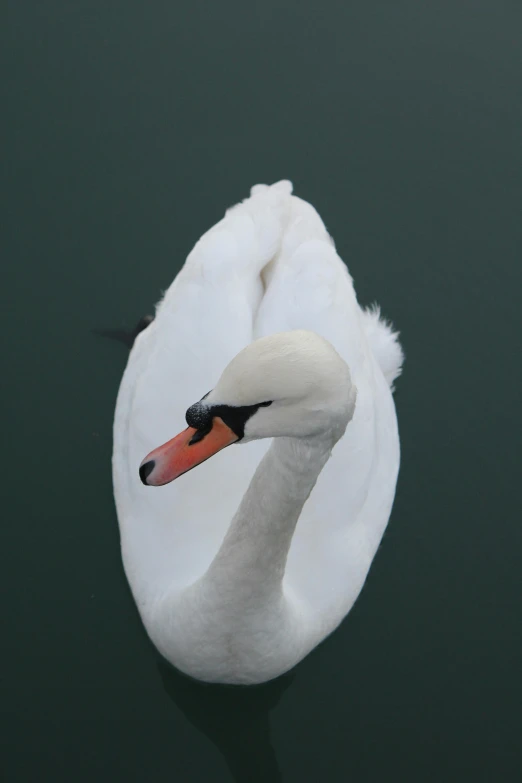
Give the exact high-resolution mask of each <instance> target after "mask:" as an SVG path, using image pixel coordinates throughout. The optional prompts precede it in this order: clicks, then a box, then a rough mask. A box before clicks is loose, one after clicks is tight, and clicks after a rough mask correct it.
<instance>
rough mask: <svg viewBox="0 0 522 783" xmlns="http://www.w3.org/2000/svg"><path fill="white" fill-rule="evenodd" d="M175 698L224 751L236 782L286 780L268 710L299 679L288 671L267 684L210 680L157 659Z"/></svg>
mask: <svg viewBox="0 0 522 783" xmlns="http://www.w3.org/2000/svg"><path fill="white" fill-rule="evenodd" d="M158 669H159V673H160V675H161V679H162V680H163V686H164V688H165V690H166V691H167V693H168V695H169V696H170V698H171V699H172V700H173V701H174V703H175V704H176V705H177V706H178V707H179V709H180V710H181V711H182V712H183V713H184V715H185V716H186V718H187V719H188V720H189V721H190V723H192V725H193V726H195V727H196V728H197V729H199V731H201V732H203V734H205V735H206V736H207V737H208V738H209V739H210V740H211V742H213V743H214V745H215V746H216V747H217V748H218V750H220V751H221V753H222V754H223V756H224V758H225V760H226V762H227V764H228V766H229V769H230V771H231V773H232V777H233V779H234V781H235V782H236V783H247V782H248V783H267V781H269V782H270V783H281V781H282V778H281V773H280V772H279V766H278V764H277V758H276V755H275V753H274V749H273V747H272V743H271V741H270V725H269V719H268V714H269V712H270V711H271V710H273V709H274V707H275V706H276V704H278V702H279V700H280V698H281V696H282V695H283V693H284V691H285V690H286V689H287V688H288V686H289V685H290V683H291V682H292V680H293V678H294V674H293V673H291V674H286V675H283V676H282V677H278V679H277V680H272V681H271V682H268V683H266V684H264V685H254V686H249V687H241V686H237V685H236V686H235V685H208V684H205V683H201V682H197V681H196V680H192V679H190V678H188V677H186V676H185V675H184V674H180V672H178V671H176V669H174V668H173V667H172V666H170V664H168V663H167V662H166V661H164V660H163V659H161V660H159V661H158Z"/></svg>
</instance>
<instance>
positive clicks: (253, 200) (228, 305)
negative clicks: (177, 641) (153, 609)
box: [113, 182, 402, 622]
mask: <svg viewBox="0 0 522 783" xmlns="http://www.w3.org/2000/svg"><path fill="white" fill-rule="evenodd" d="M296 328H305V329H310V330H313V331H315V332H317V333H318V334H320V335H322V336H323V337H325V338H326V339H328V340H329V341H330V342H331V343H332V344H333V345H334V347H335V348H336V349H337V351H338V352H339V354H340V355H341V356H342V357H343V358H344V359H345V361H346V362H347V363H348V365H349V367H350V370H351V374H352V379H353V381H354V382H355V384H356V386H357V389H358V398H357V405H356V412H355V416H354V419H353V421H352V422H351V423H350V425H349V427H348V429H347V432H346V434H345V436H344V437H343V438H342V439H341V441H340V442H339V443H338V444H337V446H336V447H335V449H334V452H333V456H332V458H331V459H330V461H329V462H328V463H327V466H326V468H325V469H324V470H323V472H322V473H321V475H320V477H319V480H318V483H317V485H316V487H315V489H314V490H313V492H312V495H311V497H310V499H309V500H308V502H307V504H306V505H305V508H304V509H303V513H302V515H301V517H300V519H299V523H298V526H297V529H296V532H295V535H294V538H293V540H292V545H291V549H290V553H289V558H288V564H287V569H286V573H285V586H286V588H287V589H288V591H289V592H292V593H293V594H294V595H295V596H296V597H297V598H299V599H302V600H303V601H305V602H306V603H307V604H308V606H309V607H311V608H312V609H313V610H315V611H317V612H318V613H319V614H321V616H323V615H324V617H325V622H327V621H328V617H329V616H330V615H333V614H336V613H339V612H342V611H343V606H344V605H346V607H348V608H349V606H351V604H352V603H353V601H354V600H355V598H356V596H357V594H358V592H359V590H360V589H361V587H362V584H363V582H364V578H365V576H366V573H367V570H368V567H369V565H370V563H371V560H372V558H373V555H374V553H375V550H376V548H377V546H378V543H379V541H380V539H381V536H382V533H383V530H384V527H385V526H386V523H387V520H388V516H389V512H390V508H391V504H392V502H393V495H394V488H395V482H396V476H397V470H398V464H399V446H398V435H397V426H396V420H395V409H394V405H393V400H392V397H391V392H390V384H391V383H392V382H393V379H394V378H395V377H396V376H397V375H398V373H399V372H400V364H401V361H402V353H401V351H400V346H399V345H398V342H397V339H396V335H395V334H394V333H393V332H392V331H391V329H390V328H389V327H387V326H386V324H384V323H383V322H382V321H380V320H379V318H378V315H375V314H371V313H365V312H364V311H362V310H361V309H360V307H359V305H358V304H357V300H356V297H355V293H354V290H353V285H352V280H351V278H350V276H349V274H348V271H347V269H346V267H345V265H344V264H343V262H342V261H341V260H340V259H339V257H338V256H337V254H336V252H335V248H334V245H333V242H332V240H331V238H330V237H329V236H328V233H327V232H326V229H325V227H324V224H323V223H322V221H321V219H320V217H319V215H318V214H317V212H316V211H315V209H314V208H313V207H312V206H311V205H309V204H307V203H306V202H304V201H302V200H301V199H298V198H296V197H294V196H292V195H291V185H290V183H288V182H280V183H277V184H276V185H272V186H271V187H267V186H263V185H260V186H256V187H254V188H253V189H252V195H251V197H250V198H249V199H247V200H246V201H245V202H243V203H242V204H239V205H237V206H235V207H233V208H232V209H230V210H229V211H228V212H227V214H226V216H225V218H224V219H223V220H222V221H220V223H218V224H217V225H216V226H214V227H213V228H212V229H211V230H210V231H208V232H207V233H206V234H205V235H204V236H203V237H202V238H201V240H200V241H199V242H198V243H197V244H196V246H195V248H194V250H193V251H192V252H191V254H190V255H189V257H188V259H187V261H186V264H185V266H184V268H183V270H182V271H181V272H180V274H179V275H178V277H177V278H176V280H175V281H174V283H173V284H172V285H171V287H170V288H169V290H168V291H167V293H166V295H165V297H164V299H163V300H162V302H160V304H159V305H158V308H157V313H156V318H155V320H154V322H153V323H152V324H151V326H149V327H148V328H147V329H146V330H145V331H144V332H143V333H142V334H141V335H139V337H138V338H137V340H136V343H135V346H134V348H133V349H132V351H131V354H130V357H129V363H128V365H127V369H126V371H125V374H124V377H123V380H122V384H121V387H120V392H119V396H118V403H117V409H116V417H115V425H114V457H113V467H114V486H115V497H116V504H117V510H118V518H119V523H120V530H121V540H122V551H123V558H124V563H125V568H126V572H127V576H128V578H129V582H130V584H131V587H132V589H133V592H134V595H135V597H136V600H137V603H138V605H139V606H140V608H141V609H142V610H143V609H146V606H147V605H148V604H150V602H152V601H154V600H155V599H156V598H158V597H161V596H163V595H164V594H165V593H166V592H167V591H169V590H175V589H181V588H183V587H185V586H187V585H188V584H190V583H192V582H193V581H194V580H196V579H197V578H198V577H200V576H201V575H202V574H203V573H204V572H205V570H206V568H207V567H208V565H209V564H210V562H211V561H212V559H213V557H214V555H215V554H216V552H217V549H218V547H219V545H220V543H221V541H222V539H223V536H224V534H225V532H226V530H227V528H228V525H229V523H230V520H231V518H232V516H233V514H234V512H235V510H236V509H237V506H238V505H239V501H240V499H241V498H242V496H243V494H244V492H245V490H246V488H247V486H248V483H249V481H250V479H251V477H252V475H253V473H254V471H255V469H256V467H257V464H258V463H259V460H260V458H261V456H262V455H263V454H264V453H265V451H266V449H267V448H268V442H266V441H259V442H255V443H250V444H245V445H243V446H241V445H237V446H232V447H230V448H228V449H226V450H225V451H223V452H221V453H220V454H218V455H216V456H215V457H213V458H212V459H211V460H209V461H208V462H206V463H204V464H203V465H201V466H199V467H198V468H197V470H195V471H191V472H190V473H188V474H186V475H185V476H183V477H182V478H181V479H179V480H178V481H176V482H174V483H172V484H169V485H167V486H165V487H162V488H158V489H155V490H152V491H151V490H150V488H147V487H144V486H143V485H142V484H141V483H140V481H139V478H138V465H139V464H140V461H141V460H142V458H143V457H144V455H145V454H147V453H149V452H150V451H151V450H152V449H153V448H155V447H156V446H158V445H159V444H160V443H163V442H164V441H166V440H167V439H168V438H170V437H172V436H173V435H174V434H175V433H176V432H178V431H179V430H181V429H182V428H183V427H184V413H185V411H186V409H187V408H188V407H189V406H190V405H191V404H192V403H194V402H195V401H196V400H198V399H200V398H201V397H202V396H203V395H204V394H205V393H206V392H207V391H209V390H210V389H211V388H212V387H213V385H214V384H215V383H216V381H217V380H218V378H219V376H220V375H221V372H222V370H223V369H224V368H225V366H226V365H227V364H228V362H229V361H230V359H231V358H232V357H233V356H235V355H236V354H237V353H238V352H239V351H240V350H241V349H242V348H243V347H244V346H245V345H247V344H249V343H250V342H252V340H254V339H256V338H257V337H259V336H262V335H267V334H272V333H275V332H279V331H287V330H290V329H296ZM385 375H386V377H385Z"/></svg>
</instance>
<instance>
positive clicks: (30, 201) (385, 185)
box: [0, 0, 522, 783]
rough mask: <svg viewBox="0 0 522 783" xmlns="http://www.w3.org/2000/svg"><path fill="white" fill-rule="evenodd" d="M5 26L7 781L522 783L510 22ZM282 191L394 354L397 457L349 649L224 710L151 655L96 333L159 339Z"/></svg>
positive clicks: (198, 14) (513, 46)
mask: <svg viewBox="0 0 522 783" xmlns="http://www.w3.org/2000/svg"><path fill="white" fill-rule="evenodd" d="M2 6H3V14H2V16H3V21H2V23H1V25H0V27H1V36H2V43H1V47H0V52H1V53H2V55H1V56H2V58H3V59H4V68H5V70H4V75H5V77H6V78H4V79H3V91H4V94H3V97H2V103H1V108H2V118H3V121H2V125H3V126H4V131H5V133H4V143H3V145H2V148H3V153H4V154H3V159H4V182H5V184H6V188H5V191H4V193H5V203H4V206H3V209H2V215H3V218H4V220H3V223H4V224H5V228H6V229H7V244H6V246H5V249H4V252H3V254H2V275H1V281H2V285H1V289H0V290H1V292H2V297H3V304H2V306H1V308H0V315H1V318H2V326H1V334H2V338H3V340H2V342H3V346H4V347H3V350H2V354H1V355H2V369H3V371H4V372H3V373H2V375H3V377H2V398H3V402H2V413H3V421H2V431H3V433H2V434H3V449H2V451H3V455H2V456H3V459H4V461H5V466H4V468H3V470H2V476H3V478H2V497H3V501H2V503H3V511H4V513H3V515H2V517H3V519H2V523H1V527H0V529H1V532H2V544H1V547H2V549H1V551H2V567H1V569H0V573H1V577H2V582H3V585H2V631H3V634H2V637H3V638H2V657H3V662H2V665H1V676H2V690H3V693H2V701H1V711H2V717H3V728H2V734H1V736H2V744H3V752H2V762H1V763H2V765H3V767H4V779H5V780H6V781H8V783H14V781H23V782H24V783H25V782H26V781H43V780H54V781H60V782H61V781H73V780H74V781H80V782H83V781H89V782H90V781H93V780H96V781H100V782H101V781H103V782H104V781H118V780H126V781H144V782H145V781H147V783H149V782H150V781H163V780H172V781H179V783H185V782H186V783H192V782H194V783H196V782H199V781H212V782H214V781H217V782H223V783H228V782H229V781H232V780H235V781H267V782H268V783H272V782H274V781H278V780H283V781H285V783H292V782H293V781H319V780H320V781H327V783H352V782H353V783H365V782H367V783H374V782H375V781H381V780H386V781H398V782H400V783H420V782H422V783H431V782H432V781H433V783H441V781H444V783H448V782H453V781H455V783H464V782H466V783H467V781H469V782H470V783H471V782H472V783H481V782H482V781H492V782H494V783H504V782H505V783H508V782H509V781H518V780H520V779H521V762H522V747H521V740H520V729H521V715H520V712H521V703H522V693H521V691H522V674H521V652H522V638H521V637H522V631H521V628H522V626H521V613H520V607H521V587H522V585H521V582H522V578H521V574H522V569H521V566H522V526H521V523H522V515H521V513H520V507H519V503H518V501H519V497H520V457H519V450H520V419H521V417H520V380H521V377H520V359H521V357H520V350H521V349H520V332H521V329H520V326H521V324H520V292H521V288H520V285H521V282H522V281H521V277H522V275H521V265H522V220H521V216H522V211H521V207H522V203H521V202H522V199H521V195H522V166H521V164H522V143H521V138H522V135H521V130H522V127H521V126H522V101H521V95H522V89H521V81H522V45H521V40H522V38H521V36H522V5H521V3H520V2H517V1H515V0H512V1H511V2H509V1H508V0H468V1H466V0H437V1H436V2H419V1H418V0H395V1H394V2H389V0H382V2H376V1H375V0H364V1H363V0H358V1H357V2H341V1H340V0H339V1H338V2H335V1H334V0H323V1H322V2H320V3H318V2H311V0H279V2H276V0H265V1H264V2H258V3H251V2H245V0H241V1H240V0H234V1H232V0H220V1H219V2H210V1H209V2H201V0H191V2H190V3H188V2H185V3H181V2H174V0H161V1H160V0H154V1H153V2H137V0H125V1H123V0H119V1H118V2H111V0H82V1H81V2H80V1H79V0H67V1H66V0H45V2H43V1H42V0H26V1H25V2H24V1H23V0H22V1H21V0H16V2H15V1H14V0H13V1H11V2H4V3H3V4H2ZM281 178H291V179H292V180H293V181H294V185H295V190H296V192H297V194H298V195H300V196H302V197H303V198H305V199H307V200H309V201H311V202H312V203H313V204H314V205H315V206H316V207H317V208H318V210H319V211H320V213H321V215H322V216H323V218H324V219H325V221H326V224H327V226H328V228H329V230H330V231H331V233H332V234H333V236H334V237H335V240H336V243H337V247H338V250H339V252H340V254H341V256H342V257H343V258H344V259H345V260H346V262H347V263H348V264H349V267H350V270H351V273H352V274H353V276H354V278H355V284H356V288H357V291H358V295H359V297H360V300H361V301H362V302H363V303H369V302H370V301H372V300H374V299H375V300H377V301H378V302H380V303H381V304H382V307H383V311H384V313H385V314H386V315H388V316H389V317H391V318H392V319H393V320H394V322H395V324H396V326H397V327H398V328H399V329H400V330H401V333H402V337H403V342H404V347H405V351H406V356H407V361H406V366H405V372H404V375H403V377H402V378H401V379H400V381H399V383H398V391H397V395H396V401H397V409H398V415H399V424H400V431H401V439H402V449H403V459H402V469H401V475H400V479H399V486H398V493H397V499H396V503H395V507H394V511H393V515H392V518H391V521H390V526H389V528H388V531H387V533H386V535H385V537H384V540H383V543H382V546H381V549H380V551H379V553H378V555H377V558H376V560H375V563H374V565H373V567H372V570H371V572H370V577H369V580H368V582H367V585H366V587H365V589H364V591H363V593H362V595H361V597H360V599H359V601H358V602H357V604H356V606H355V608H354V610H353V611H352V613H351V614H350V616H349V617H348V619H347V620H346V621H345V623H344V624H343V625H342V627H341V628H340V629H339V630H338V631H337V632H336V633H335V634H334V635H333V636H332V637H331V638H330V639H329V640H328V641H327V642H326V643H325V644H323V645H322V646H320V647H319V649H317V650H316V651H315V652H314V653H313V654H312V655H310V656H309V657H308V658H307V659H306V660H305V661H304V662H303V663H302V664H301V665H300V666H299V667H297V669H296V670H295V671H294V673H293V675H292V676H290V677H286V678H283V679H282V680H281V681H276V682H275V683H273V684H271V685H268V686H265V687H262V688H259V689H251V690H246V691H243V690H239V691H237V690H236V689H225V688H216V687H208V686H207V687H205V686H200V685H196V684H193V683H192V682H190V681H188V680H186V679H185V678H182V677H180V676H179V675H177V674H176V673H175V672H174V671H173V670H171V669H169V667H168V666H166V665H165V664H162V663H161V662H160V661H159V657H158V655H157V653H156V652H155V650H154V649H153V647H152V645H151V644H150V643H149V641H148V640H147V637H146V635H145V633H144V631H143V630H142V628H141V625H140V622H139V619H138V616H137V613H136V611H135V608H134V604H133V602H132V599H131V596H130V593H129V591H128V588H127V585H126V582H125V579H124V576H123V571H122V566H121V562H120V554H119V541H118V528H117V522H116V517H115V512H114V507H113V501H112V487H111V472H110V454H111V425H112V416H113V410H114V401H115V396H116V392H117V388H118V383H119V380H120V378H121V374H122V371H123V368H124V365H125V361H126V349H125V347H124V346H123V345H121V344H118V343H115V342H111V341H109V340H104V339H102V338H100V337H96V336H95V335H93V333H92V330H93V329H97V328H98V329H99V328H109V327H121V326H128V327H131V326H133V325H134V323H135V322H136V321H137V320H138V318H139V317H140V316H142V315H144V314H145V313H147V312H151V309H152V305H153V303H154V302H155V301H156V300H157V299H158V297H159V295H160V291H161V290H162V289H164V288H166V287H167V286H168V285H169V284H170V282H171V280H172V278H173V276H174V275H175V273H176V272H177V270H178V269H179V268H180V266H181V264H182V263H183V261H184V258H185V256H186V254H187V253H188V251H189V250H190V248H191V247H192V245H193V244H194V242H195V241H196V239H197V238H198V237H199V236H200V235H201V234H202V233H203V232H204V231H205V230H206V229H207V228H208V227H209V226H210V225H211V224H212V223H214V222H215V221H216V220H218V219H219V218H220V217H221V215H222V214H223V212H224V209H225V208H226V207H227V206H229V205H231V204H232V203H234V202H236V201H238V200H239V199H241V198H243V197H245V196H246V195H247V194H248V190H249V188H250V186H251V185H252V184H254V183H256V182H272V181H275V180H278V179H281ZM269 723H270V731H271V739H270V738H269V734H268V724H269ZM231 770H232V771H231Z"/></svg>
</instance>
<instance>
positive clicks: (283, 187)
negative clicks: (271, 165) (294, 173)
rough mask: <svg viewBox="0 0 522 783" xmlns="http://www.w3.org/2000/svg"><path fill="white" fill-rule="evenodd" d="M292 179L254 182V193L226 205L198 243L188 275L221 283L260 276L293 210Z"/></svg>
mask: <svg viewBox="0 0 522 783" xmlns="http://www.w3.org/2000/svg"><path fill="white" fill-rule="evenodd" d="M291 194H292V183H291V182H289V181H287V180H283V181H281V182H277V183H276V184H275V185H254V187H253V188H252V189H251V195H250V196H249V197H248V198H246V199H245V200H244V201H242V202H240V203H239V204H235V205H234V206H232V207H230V208H229V209H227V211H226V213H225V217H224V218H223V219H222V220H220V221H219V223H217V224H216V225H215V226H213V227H212V228H211V229H210V230H209V231H207V232H206V233H205V234H204V235H203V236H202V237H201V239H200V240H199V241H198V242H197V243H196V245H195V247H194V249H193V250H192V252H191V253H190V254H189V256H188V258H187V261H186V263H185V267H184V275H185V277H186V276H187V274H188V275H190V276H192V278H193V279H194V280H195V281H196V280H198V279H199V280H202V281H204V282H207V283H210V284H212V283H216V284H219V285H221V284H222V283H224V282H226V281H227V280H234V279H236V278H237V277H238V276H239V277H242V278H245V277H248V278H257V280H258V282H260V278H259V275H260V273H261V270H262V269H263V268H264V266H265V265H266V264H268V263H269V261H271V259H272V258H273V257H274V255H275V254H276V253H277V251H278V249H279V247H280V245H281V240H282V236H283V231H284V229H285V226H286V223H287V220H288V215H289V212H290V204H291V198H292V196H291Z"/></svg>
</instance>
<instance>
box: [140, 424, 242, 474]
mask: <svg viewBox="0 0 522 783" xmlns="http://www.w3.org/2000/svg"><path fill="white" fill-rule="evenodd" d="M196 433H197V430H195V429H194V428H193V427H187V429H186V430H183V432H180V433H179V435H176V437H175V438H172V440H169V441H168V442H167V443H164V444H163V446H159V448H157V449H154V451H151V452H150V454H147V456H146V457H145V459H144V460H143V462H142V463H141V465H140V478H141V480H142V482H143V483H144V484H148V485H149V486H152V487H160V486H161V485H162V484H168V483H169V481H174V479H176V478H178V476H181V475H182V474H183V473H186V472H187V470H190V469H191V468H195V467H196V465H199V464H200V463H201V462H204V461H205V460H206V459H208V458H209V457H211V456H212V455H213V454H217V452H218V451H221V449H224V448H225V447H226V446H230V444H231V443H234V441H236V440H238V437H237V435H236V433H235V432H233V431H232V430H231V429H230V427H227V425H226V424H225V422H224V421H223V420H222V419H220V418H219V416H216V417H215V418H214V419H213V422H212V429H211V430H210V432H208V433H207V434H206V435H205V436H204V437H203V438H201V439H200V440H196V441H195V442H193V443H191V441H192V439H193V438H194V435H196Z"/></svg>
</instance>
